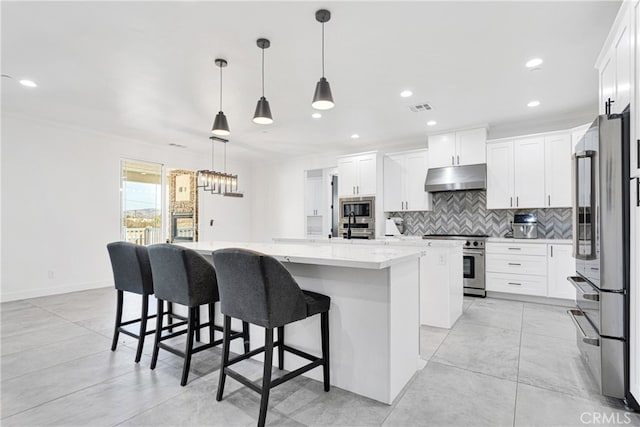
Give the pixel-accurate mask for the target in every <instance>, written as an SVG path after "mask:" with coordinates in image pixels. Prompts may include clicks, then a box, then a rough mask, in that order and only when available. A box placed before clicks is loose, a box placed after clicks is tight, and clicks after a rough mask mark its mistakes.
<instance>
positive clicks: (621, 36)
mask: <svg viewBox="0 0 640 427" xmlns="http://www.w3.org/2000/svg"><path fill="white" fill-rule="evenodd" d="M636 5H637V3H636ZM632 9H633V8H627V5H624V4H623V5H622V6H621V9H620V10H621V14H619V15H618V17H617V18H616V23H615V24H614V28H613V30H612V32H611V33H610V34H609V38H608V39H607V48H605V50H603V52H602V53H601V56H600V58H599V59H598V63H597V68H598V71H599V73H600V106H599V108H600V114H604V113H605V112H606V103H607V102H609V100H611V101H612V103H611V112H612V113H620V112H622V110H624V107H626V106H627V104H629V103H630V102H631V100H632V98H633V96H632V88H633V82H632V76H633V67H634V64H633V58H634V52H633V47H634V44H635V43H634V36H635V34H634V26H633V13H632V12H635V11H634V10H632Z"/></svg>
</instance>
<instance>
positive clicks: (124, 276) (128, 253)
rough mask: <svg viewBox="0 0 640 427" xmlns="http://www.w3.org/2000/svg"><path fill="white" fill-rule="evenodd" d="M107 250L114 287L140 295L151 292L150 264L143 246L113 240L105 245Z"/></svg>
mask: <svg viewBox="0 0 640 427" xmlns="http://www.w3.org/2000/svg"><path fill="white" fill-rule="evenodd" d="M107 250H108V251H109V258H110V259H111V268H112V270H113V281H114V283H115V287H116V289H118V290H121V291H127V292H133V293H136V294H140V295H150V294H153V277H152V275H151V264H150V263H149V254H148V252H147V248H146V247H145V246H141V245H135V244H133V243H129V242H113V243H109V244H108V245H107Z"/></svg>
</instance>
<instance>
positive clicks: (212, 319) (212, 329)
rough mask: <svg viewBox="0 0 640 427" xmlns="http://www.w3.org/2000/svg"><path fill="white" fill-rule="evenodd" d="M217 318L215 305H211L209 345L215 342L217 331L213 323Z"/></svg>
mask: <svg viewBox="0 0 640 427" xmlns="http://www.w3.org/2000/svg"><path fill="white" fill-rule="evenodd" d="M215 318H216V311H215V303H214V304H209V344H212V343H213V342H214V341H215V335H214V332H215V329H214V328H213V321H214V319H215Z"/></svg>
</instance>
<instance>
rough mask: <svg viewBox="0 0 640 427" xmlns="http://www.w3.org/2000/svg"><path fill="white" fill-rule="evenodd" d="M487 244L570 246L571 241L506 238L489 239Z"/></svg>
mask: <svg viewBox="0 0 640 427" xmlns="http://www.w3.org/2000/svg"><path fill="white" fill-rule="evenodd" d="M487 242H488V243H518V244H519V243H537V244H545V245H546V244H556V245H571V244H573V240H571V239H511V238H507V237H489V238H488V239H487Z"/></svg>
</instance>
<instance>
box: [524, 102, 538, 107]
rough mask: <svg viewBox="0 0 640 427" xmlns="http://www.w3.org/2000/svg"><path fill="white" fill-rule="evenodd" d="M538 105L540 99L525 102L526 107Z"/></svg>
mask: <svg viewBox="0 0 640 427" xmlns="http://www.w3.org/2000/svg"><path fill="white" fill-rule="evenodd" d="M538 105H540V101H531V102H529V103H528V104H527V107H537V106H538Z"/></svg>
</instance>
